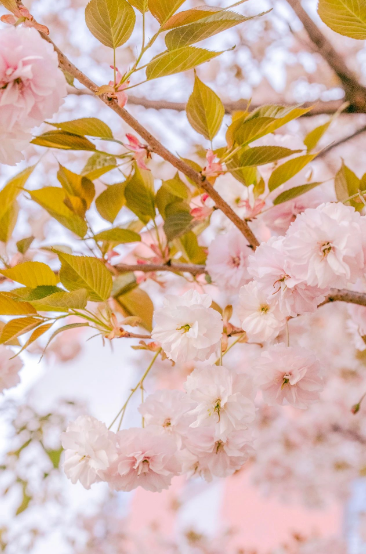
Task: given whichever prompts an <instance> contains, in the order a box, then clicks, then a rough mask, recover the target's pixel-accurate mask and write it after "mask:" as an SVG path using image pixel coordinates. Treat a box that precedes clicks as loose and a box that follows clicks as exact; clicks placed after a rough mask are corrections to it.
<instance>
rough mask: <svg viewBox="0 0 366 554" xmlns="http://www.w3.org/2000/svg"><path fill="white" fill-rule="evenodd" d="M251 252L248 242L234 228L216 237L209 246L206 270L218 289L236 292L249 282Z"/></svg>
mask: <svg viewBox="0 0 366 554" xmlns="http://www.w3.org/2000/svg"><path fill="white" fill-rule="evenodd" d="M251 253H252V250H251V248H250V246H249V244H248V241H247V240H246V239H245V238H244V237H243V235H242V234H241V233H240V232H239V231H238V230H237V229H236V228H235V229H232V230H230V231H229V232H228V233H226V234H224V235H219V236H218V237H216V238H215V239H214V240H213V241H212V243H211V244H210V246H209V249H208V256H207V262H206V268H207V271H208V273H209V275H210V276H211V277H212V279H213V281H215V282H216V283H217V284H218V285H219V286H220V287H224V289H225V290H228V291H232V292H235V291H238V290H239V288H240V287H241V286H242V285H245V283H247V282H248V281H250V280H251V276H250V275H249V273H248V258H249V255H250V254H251Z"/></svg>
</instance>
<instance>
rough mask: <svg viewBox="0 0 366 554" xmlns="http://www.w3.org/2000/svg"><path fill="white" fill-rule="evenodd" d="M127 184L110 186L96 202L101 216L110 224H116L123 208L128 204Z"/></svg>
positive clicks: (125, 182)
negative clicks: (126, 195)
mask: <svg viewBox="0 0 366 554" xmlns="http://www.w3.org/2000/svg"><path fill="white" fill-rule="evenodd" d="M126 184H127V181H124V182H123V183H115V184H114V185H109V186H108V187H107V188H106V189H105V190H103V192H101V193H100V195H99V196H98V198H97V199H96V201H95V205H96V208H97V210H98V212H99V214H100V215H101V216H102V217H103V219H106V220H107V221H109V222H110V223H113V222H114V220H115V219H116V217H117V215H118V214H119V212H120V210H121V208H122V207H123V206H124V205H125V204H126V199H125V188H126Z"/></svg>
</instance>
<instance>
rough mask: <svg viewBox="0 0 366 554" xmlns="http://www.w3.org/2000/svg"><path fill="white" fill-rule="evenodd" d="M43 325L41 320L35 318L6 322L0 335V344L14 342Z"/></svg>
mask: <svg viewBox="0 0 366 554" xmlns="http://www.w3.org/2000/svg"><path fill="white" fill-rule="evenodd" d="M42 323H43V321H42V319H37V318H36V317H32V316H29V317H20V318H17V319H12V320H11V321H8V323H6V324H5V325H4V327H3V330H2V333H1V335H0V344H6V343H7V342H9V341H10V340H14V339H15V338H17V337H20V336H21V335H24V334H25V333H28V332H29V331H32V330H33V329H34V328H35V327H38V326H39V325H41V324H42Z"/></svg>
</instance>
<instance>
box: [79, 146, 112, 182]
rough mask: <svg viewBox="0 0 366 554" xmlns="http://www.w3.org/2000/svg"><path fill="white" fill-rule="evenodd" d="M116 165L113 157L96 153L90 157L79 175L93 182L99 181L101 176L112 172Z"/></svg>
mask: <svg viewBox="0 0 366 554" xmlns="http://www.w3.org/2000/svg"><path fill="white" fill-rule="evenodd" d="M116 165H117V161H116V158H115V157H114V156H109V155H107V154H102V153H100V152H96V153H95V154H92V155H91V156H90V158H89V159H88V161H87V162H86V164H85V166H84V168H83V170H82V172H81V174H82V175H83V176H84V177H87V178H88V179H90V180H91V181H94V180H95V179H99V177H101V176H102V175H105V173H108V171H112V169H114V168H115V167H116Z"/></svg>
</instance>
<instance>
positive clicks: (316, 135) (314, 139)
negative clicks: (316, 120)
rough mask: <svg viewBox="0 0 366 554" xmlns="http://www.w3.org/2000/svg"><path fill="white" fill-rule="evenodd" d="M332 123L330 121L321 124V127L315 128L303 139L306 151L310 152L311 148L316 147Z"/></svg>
mask: <svg viewBox="0 0 366 554" xmlns="http://www.w3.org/2000/svg"><path fill="white" fill-rule="evenodd" d="M331 123H332V119H330V120H329V121H327V122H326V123H323V125H319V126H318V127H315V129H312V130H311V131H310V132H309V133H308V134H307V135H306V137H305V138H304V144H305V146H306V148H307V149H308V152H311V151H312V150H313V148H315V147H316V145H317V144H318V142H319V141H320V139H321V138H322V136H323V135H324V134H325V133H326V132H327V130H328V129H329V127H330V125H331Z"/></svg>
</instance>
